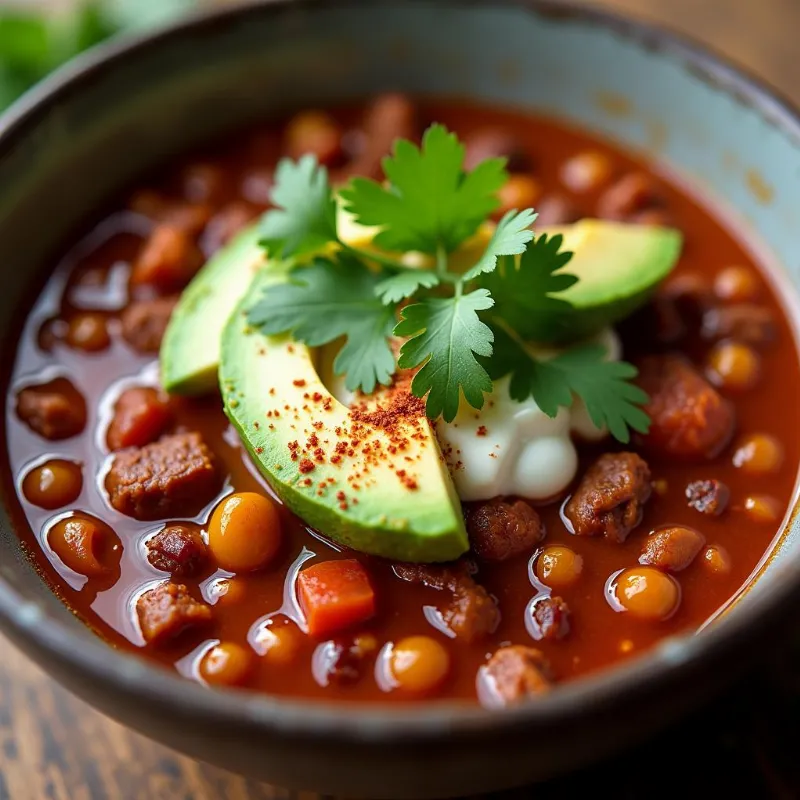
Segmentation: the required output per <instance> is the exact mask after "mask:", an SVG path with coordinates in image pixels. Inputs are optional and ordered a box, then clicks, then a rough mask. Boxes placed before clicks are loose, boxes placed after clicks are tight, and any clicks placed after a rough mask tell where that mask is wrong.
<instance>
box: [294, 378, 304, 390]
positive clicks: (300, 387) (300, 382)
mask: <svg viewBox="0 0 800 800" xmlns="http://www.w3.org/2000/svg"><path fill="white" fill-rule="evenodd" d="M292 383H293V384H294V385H295V386H296V387H297V388H298V389H302V388H303V387H304V386H305V385H306V382H305V381H304V380H303V379H302V378H301V379H300V380H297V381H292Z"/></svg>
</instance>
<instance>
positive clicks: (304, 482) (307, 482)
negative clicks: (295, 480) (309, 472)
mask: <svg viewBox="0 0 800 800" xmlns="http://www.w3.org/2000/svg"><path fill="white" fill-rule="evenodd" d="M313 482H314V481H312V480H311V478H306V479H305V480H304V481H303V482H302V483H303V486H311V484H312V483H313Z"/></svg>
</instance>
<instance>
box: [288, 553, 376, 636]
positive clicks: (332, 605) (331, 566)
mask: <svg viewBox="0 0 800 800" xmlns="http://www.w3.org/2000/svg"><path fill="white" fill-rule="evenodd" d="M297 593H298V595H299V597H300V605H301V606H302V608H303V612H304V613H305V615H306V623H307V625H308V632H309V633H310V634H311V635H312V636H328V635H330V634H332V633H336V632H337V631H341V630H343V629H344V628H349V627H350V626H351V625H356V624H358V623H360V622H365V621H366V620H368V619H370V618H371V617H373V616H374V615H375V592H374V591H373V589H372V586H371V585H370V581H369V576H368V575H367V572H366V570H365V569H364V567H363V566H361V564H360V563H359V562H358V561H356V560H355V559H353V558H351V559H346V560H344V561H323V562H322V563H321V564H315V565H314V566H313V567H309V568H308V569H304V570H303V571H302V572H301V573H300V574H299V575H298V577H297Z"/></svg>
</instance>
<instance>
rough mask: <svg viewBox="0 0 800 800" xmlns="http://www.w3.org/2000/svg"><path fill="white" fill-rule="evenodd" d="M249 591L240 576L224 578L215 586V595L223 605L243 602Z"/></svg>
mask: <svg viewBox="0 0 800 800" xmlns="http://www.w3.org/2000/svg"><path fill="white" fill-rule="evenodd" d="M246 593H247V586H246V584H245V582H244V581H243V580H242V579H241V578H239V579H236V578H223V579H222V580H221V581H218V582H217V584H216V585H215V587H214V595H215V596H216V598H217V603H219V604H220V605H221V606H232V605H236V604H237V603H241V602H242V601H243V600H244V597H245V594H246Z"/></svg>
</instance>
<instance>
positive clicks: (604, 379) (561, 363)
mask: <svg viewBox="0 0 800 800" xmlns="http://www.w3.org/2000/svg"><path fill="white" fill-rule="evenodd" d="M493 331H494V335H495V342H494V356H493V358H492V359H491V361H489V362H488V364H487V367H488V370H489V374H490V375H491V377H492V379H493V380H497V379H498V378H501V377H503V376H504V375H507V374H509V373H511V382H510V385H509V394H510V395H511V397H512V399H514V400H517V401H519V402H522V401H523V400H527V399H528V398H529V397H533V399H534V401H535V402H536V405H538V406H539V408H541V409H542V411H544V413H545V414H547V415H548V416H549V417H554V416H555V415H556V414H557V413H558V409H559V406H570V405H571V404H572V402H573V395H577V396H578V397H580V398H581V399H582V400H583V402H584V403H585V404H586V409H587V411H588V412H589V416H590V417H591V419H592V422H594V424H595V425H597V426H598V427H599V428H600V427H604V426H607V427H608V429H609V431H610V432H611V435H612V436H613V437H614V438H615V439H617V440H619V441H620V442H623V443H627V442H629V441H630V430H629V429H630V428H632V429H633V430H635V431H639V432H640V433H646V432H647V430H648V428H649V426H650V418H649V417H648V416H647V414H646V413H645V412H644V411H643V410H642V408H641V406H642V405H644V404H645V403H646V402H647V395H646V394H645V392H643V391H642V390H641V389H640V388H639V387H638V386H636V385H634V384H632V383H630V382H629V381H630V379H631V378H635V377H636V375H637V370H636V367H634V366H633V365H632V364H629V363H627V362H626V361H607V360H606V359H605V356H606V349H605V348H604V347H603V346H602V345H581V346H578V347H573V348H571V349H570V350H567V351H565V352H564V353H561V354H560V355H558V356H556V357H555V358H551V359H547V360H545V359H537V358H536V357H534V356H533V355H532V354H531V353H530V352H529V351H528V350H527V349H526V348H525V347H524V346H523V345H522V344H520V343H519V342H518V341H517V340H515V339H514V338H513V337H512V336H510V335H509V334H508V332H507V331H505V330H503V329H502V328H501V327H499V326H495V327H493Z"/></svg>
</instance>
